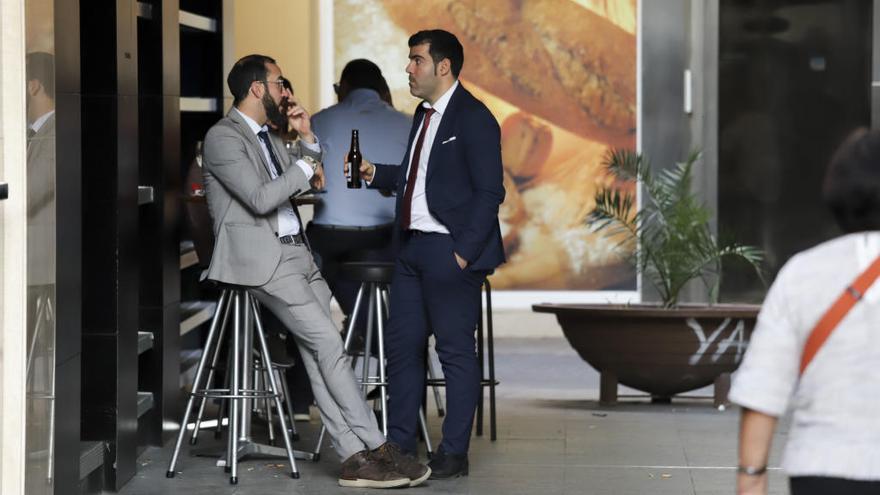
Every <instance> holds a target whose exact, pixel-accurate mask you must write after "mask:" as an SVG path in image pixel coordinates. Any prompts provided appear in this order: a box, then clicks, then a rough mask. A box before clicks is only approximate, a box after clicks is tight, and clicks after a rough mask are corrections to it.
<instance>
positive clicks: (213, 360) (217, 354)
mask: <svg viewBox="0 0 880 495" xmlns="http://www.w3.org/2000/svg"><path fill="white" fill-rule="evenodd" d="M228 322H229V305H228V304H227V305H226V308H225V309H224V311H223V322H222V323H221V325H220V335H219V336H218V337H217V345H216V346H214V356H213V357H212V358H211V367H210V369H209V371H208V379H207V380H206V381H205V386H206V387H210V386H211V384H212V383H213V382H214V370H216V369H217V360H218V359H219V357H220V349H221V348H222V347H223V337H225V336H226V325H227V323H228ZM227 369H228V368H227ZM207 401H208V398H207V397H202V400H201V402H200V403H199V412H198V414H197V415H196V422H195V425H194V426H193V431H192V436H191V437H190V439H189V444H190V445H195V444H196V443H198V438H199V430H200V429H201V426H202V417H203V415H204V414H205V403H206V402H207ZM221 419H222V418H217V421H218V424H217V425H218V426H219V425H220V421H221Z"/></svg>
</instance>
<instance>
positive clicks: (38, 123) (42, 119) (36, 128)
mask: <svg viewBox="0 0 880 495" xmlns="http://www.w3.org/2000/svg"><path fill="white" fill-rule="evenodd" d="M54 113H55V110H49V111H48V112H46V113H44V114H43V115H40V118H38V119H37V120H35V121H34V123H33V124H31V129H33V130H34V132H37V131H39V130H40V127H43V124H45V123H46V121H47V120H49V117H51V116H52V115H53V114H54Z"/></svg>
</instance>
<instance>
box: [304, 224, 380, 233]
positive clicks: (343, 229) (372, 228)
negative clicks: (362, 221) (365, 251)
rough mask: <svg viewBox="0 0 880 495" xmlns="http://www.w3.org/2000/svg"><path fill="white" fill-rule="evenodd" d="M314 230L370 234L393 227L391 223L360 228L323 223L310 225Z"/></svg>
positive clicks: (357, 226)
mask: <svg viewBox="0 0 880 495" xmlns="http://www.w3.org/2000/svg"><path fill="white" fill-rule="evenodd" d="M312 225H313V226H314V227H315V228H319V229H327V230H337V231H341V232H372V231H375V230H386V229H390V228H391V227H393V226H394V224H393V223H386V224H383V225H370V226H367V227H361V226H359V225H351V226H349V225H331V224H325V223H312Z"/></svg>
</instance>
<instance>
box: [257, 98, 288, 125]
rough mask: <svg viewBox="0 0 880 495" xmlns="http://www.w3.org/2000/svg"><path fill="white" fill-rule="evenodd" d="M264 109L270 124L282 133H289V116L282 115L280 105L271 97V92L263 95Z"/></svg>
mask: <svg viewBox="0 0 880 495" xmlns="http://www.w3.org/2000/svg"><path fill="white" fill-rule="evenodd" d="M262 102H263V108H264V109H266V119H267V120H268V121H269V124H270V125H271V126H272V127H274V128H275V129H278V130H280V131H282V132H287V115H284V114H283V113H281V110H280V109H279V106H280V105H278V104H276V103H275V100H273V99H272V97H271V96H269V92H268V91H267V92H266V93H263V99H262Z"/></svg>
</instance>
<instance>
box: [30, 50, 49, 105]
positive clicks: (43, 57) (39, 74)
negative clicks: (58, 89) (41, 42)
mask: <svg viewBox="0 0 880 495" xmlns="http://www.w3.org/2000/svg"><path fill="white" fill-rule="evenodd" d="M25 74H26V77H27V80H28V81H33V80H35V79H36V80H37V81H40V84H42V85H43V89H44V90H45V91H46V95H47V96H48V97H49V98H52V99H53V100H54V99H55V56H54V55H52V54H51V53H46V52H31V53H28V54H27V56H26V57H25Z"/></svg>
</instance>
